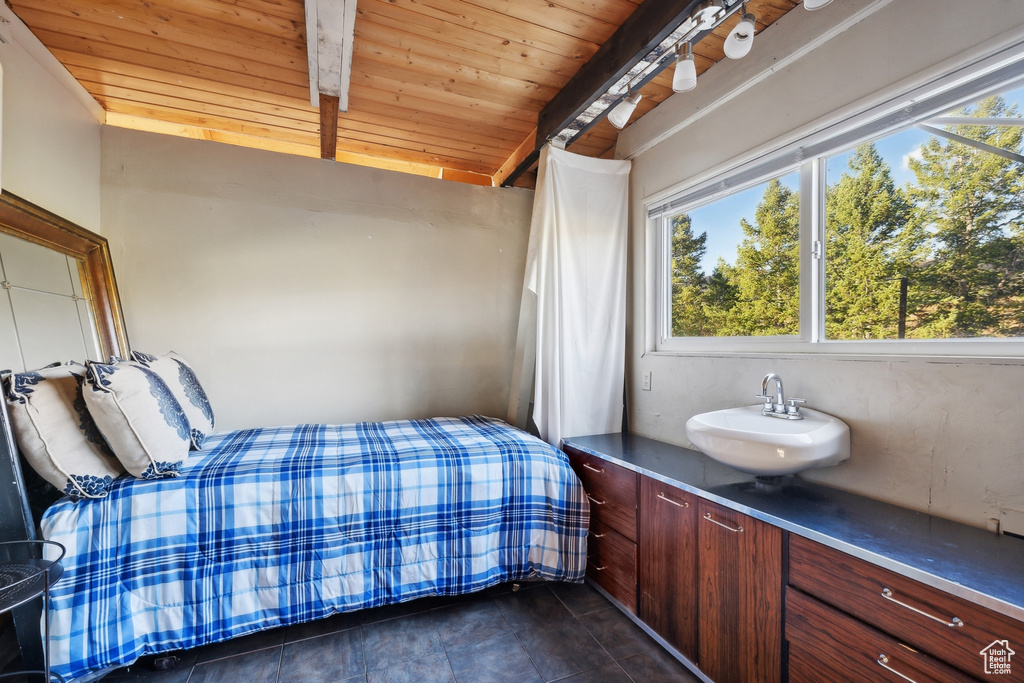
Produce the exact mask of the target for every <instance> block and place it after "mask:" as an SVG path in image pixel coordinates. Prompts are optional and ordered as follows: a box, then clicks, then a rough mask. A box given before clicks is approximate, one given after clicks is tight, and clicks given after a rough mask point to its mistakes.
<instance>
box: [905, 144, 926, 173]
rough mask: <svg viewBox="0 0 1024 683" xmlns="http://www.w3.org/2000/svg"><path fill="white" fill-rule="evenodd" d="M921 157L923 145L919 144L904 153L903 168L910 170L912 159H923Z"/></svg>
mask: <svg viewBox="0 0 1024 683" xmlns="http://www.w3.org/2000/svg"><path fill="white" fill-rule="evenodd" d="M921 158H922V154H921V145H918V146H917V147H915V148H914V149H912V150H911V151H909V152H907V153H906V154H904V155H903V168H905V169H907V170H908V171H909V170H910V160H911V159H913V160H914V161H921Z"/></svg>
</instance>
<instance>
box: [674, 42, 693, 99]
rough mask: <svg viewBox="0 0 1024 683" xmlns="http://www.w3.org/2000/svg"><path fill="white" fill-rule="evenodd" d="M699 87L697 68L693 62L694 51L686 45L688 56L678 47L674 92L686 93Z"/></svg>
mask: <svg viewBox="0 0 1024 683" xmlns="http://www.w3.org/2000/svg"><path fill="white" fill-rule="evenodd" d="M696 87H697V66H696V64H694V62H693V49H692V48H691V47H690V44H689V43H686V54H685V55H683V54H681V53H680V52H679V46H678V45H677V46H676V70H675V72H674V73H673V74H672V90H674V91H675V92H686V91H687V90H693V89H694V88H696Z"/></svg>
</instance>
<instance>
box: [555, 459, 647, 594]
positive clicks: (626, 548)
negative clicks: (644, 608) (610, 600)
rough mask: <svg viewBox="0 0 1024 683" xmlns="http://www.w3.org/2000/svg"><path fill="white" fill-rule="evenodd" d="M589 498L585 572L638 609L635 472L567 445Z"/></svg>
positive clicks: (598, 583)
mask: <svg viewBox="0 0 1024 683" xmlns="http://www.w3.org/2000/svg"><path fill="white" fill-rule="evenodd" d="M565 452H566V453H567V454H568V456H569V462H570V463H571V464H572V468H573V471H575V472H576V476H578V477H579V478H580V481H581V482H583V488H584V489H585V490H586V492H587V498H588V499H589V500H590V534H589V535H588V537H587V576H589V577H590V578H591V579H593V581H594V582H595V583H597V585H599V586H601V588H603V589H605V590H606V591H608V594H609V595H611V596H612V597H614V598H615V599H616V600H618V601H619V602H620V603H622V605H623V606H624V607H626V608H627V609H629V610H630V611H631V612H633V613H636V607H637V604H636V599H637V591H636V585H637V545H636V541H637V522H636V515H637V474H636V473H635V472H633V471H631V470H628V469H626V468H625V467H620V466H619V465H616V464H614V463H611V462H608V461H607V460H604V459H603V458H598V457H595V456H593V455H590V454H589V453H584V452H583V451H580V450H577V449H575V448H572V447H571V446H567V447H566V448H565Z"/></svg>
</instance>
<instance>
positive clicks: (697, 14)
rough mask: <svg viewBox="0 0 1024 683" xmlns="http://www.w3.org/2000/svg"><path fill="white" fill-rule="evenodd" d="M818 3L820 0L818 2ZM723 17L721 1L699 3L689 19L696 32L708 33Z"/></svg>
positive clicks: (723, 5) (723, 8) (713, 0)
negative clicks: (694, 23)
mask: <svg viewBox="0 0 1024 683" xmlns="http://www.w3.org/2000/svg"><path fill="white" fill-rule="evenodd" d="M819 1H820V0H819ZM724 16H725V3H724V2H723V0H709V1H708V2H704V3H701V5H700V6H699V7H697V9H696V10H695V11H694V13H693V14H691V15H690V17H691V18H692V19H693V20H694V21H696V22H697V30H699V31H710V30H711V29H713V28H714V27H715V24H717V23H718V20H719V19H721V18H723V17H724Z"/></svg>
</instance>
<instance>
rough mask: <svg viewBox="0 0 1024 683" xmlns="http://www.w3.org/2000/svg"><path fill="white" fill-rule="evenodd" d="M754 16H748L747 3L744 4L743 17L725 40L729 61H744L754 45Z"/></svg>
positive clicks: (726, 54)
mask: <svg viewBox="0 0 1024 683" xmlns="http://www.w3.org/2000/svg"><path fill="white" fill-rule="evenodd" d="M754 21H755V19H754V15H753V14H747V3H743V15H742V16H741V17H740V21H739V23H738V24H736V25H735V26H733V28H732V30H731V31H729V36H728V37H727V38H726V39H725V56H726V57H728V58H729V59H743V58H744V57H746V56H747V53H749V52H750V48H751V47H753V45H754Z"/></svg>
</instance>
